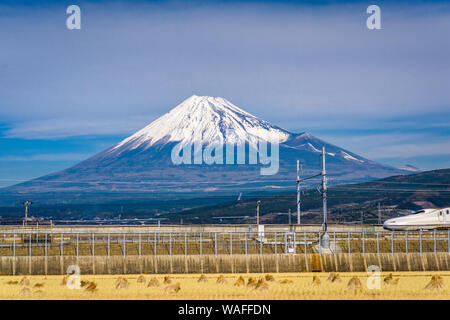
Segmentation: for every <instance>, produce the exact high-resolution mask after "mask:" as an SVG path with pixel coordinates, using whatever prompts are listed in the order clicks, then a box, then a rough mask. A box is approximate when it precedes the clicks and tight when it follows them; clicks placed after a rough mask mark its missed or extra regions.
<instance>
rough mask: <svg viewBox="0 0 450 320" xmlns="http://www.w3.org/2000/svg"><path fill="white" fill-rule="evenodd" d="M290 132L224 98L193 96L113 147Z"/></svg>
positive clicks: (271, 138) (272, 138)
mask: <svg viewBox="0 0 450 320" xmlns="http://www.w3.org/2000/svg"><path fill="white" fill-rule="evenodd" d="M289 137H290V133H289V132H288V131H286V130H284V129H281V128H279V127H277V126H274V125H272V124H270V123H268V122H266V121H264V120H262V119H259V118H257V117H255V116H254V115H252V114H250V113H248V112H246V111H244V110H242V109H240V108H238V107H237V106H235V105H234V104H232V103H231V102H229V101H228V100H226V99H224V98H220V97H209V96H196V95H193V96H191V97H189V98H188V99H186V100H184V101H183V102H182V103H180V104H179V105H178V106H176V107H175V108H173V109H172V110H171V111H169V112H168V113H166V114H165V115H163V116H161V117H160V118H158V119H156V120H155V121H153V122H152V123H150V124H149V125H148V126H146V127H145V128H143V129H141V130H139V131H138V132H136V133H135V134H133V135H132V136H130V137H128V138H126V139H125V140H123V141H122V142H120V143H118V144H117V145H116V146H114V147H113V148H111V150H110V151H111V152H114V153H115V152H119V153H120V152H122V151H124V150H133V149H136V148H144V149H147V148H149V147H151V146H152V145H155V144H158V143H163V144H165V143H168V142H182V143H183V144H184V143H196V142H201V143H202V144H210V143H237V144H239V143H241V142H247V143H254V142H256V141H257V140H258V139H263V140H266V141H268V142H279V143H282V142H284V141H286V140H287V139H288V138H289Z"/></svg>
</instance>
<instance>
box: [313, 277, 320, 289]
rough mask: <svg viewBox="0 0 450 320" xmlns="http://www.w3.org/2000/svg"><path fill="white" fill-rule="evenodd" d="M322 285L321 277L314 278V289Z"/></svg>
mask: <svg viewBox="0 0 450 320" xmlns="http://www.w3.org/2000/svg"><path fill="white" fill-rule="evenodd" d="M320 284H321V282H320V279H319V277H318V276H314V277H313V281H312V283H311V285H312V286H313V287H318V286H320Z"/></svg>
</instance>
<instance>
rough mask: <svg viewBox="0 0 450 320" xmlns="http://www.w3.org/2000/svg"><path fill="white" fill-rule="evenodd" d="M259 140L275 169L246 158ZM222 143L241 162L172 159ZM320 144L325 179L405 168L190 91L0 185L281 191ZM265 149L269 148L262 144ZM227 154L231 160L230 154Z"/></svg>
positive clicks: (69, 195) (180, 193)
mask: <svg viewBox="0 0 450 320" xmlns="http://www.w3.org/2000/svg"><path fill="white" fill-rule="evenodd" d="M261 141H263V142H266V143H267V144H268V146H272V145H273V144H274V143H278V144H279V162H278V163H277V165H278V166H279V170H278V172H277V173H276V174H273V175H261V172H260V169H261V167H264V166H265V165H263V164H261V163H257V164H251V163H250V162H251V161H250V160H249V155H248V153H250V150H251V149H252V148H253V149H254V148H256V147H255V146H256V145H257V144H258V142H261ZM228 144H234V145H236V148H238V146H239V145H240V146H245V150H246V156H245V159H244V161H243V162H242V161H241V163H239V162H238V161H234V162H233V164H220V163H217V162H216V163H213V164H206V163H205V161H203V162H201V163H199V164H195V161H194V163H181V164H174V162H173V150H174V148H175V147H176V146H181V147H185V148H186V146H189V150H191V149H190V146H191V145H193V146H194V148H193V149H194V150H193V154H192V156H193V157H195V156H196V151H195V145H197V146H200V147H201V148H205V147H207V146H211V145H214V146H216V149H215V152H214V155H215V156H216V155H217V151H218V150H219V151H220V152H223V150H225V149H226V146H227V145H228ZM217 146H218V147H217ZM322 147H325V148H326V152H327V154H326V161H327V172H328V177H329V181H330V183H331V184H338V183H348V182H359V181H367V180H372V179H377V178H383V177H387V176H392V175H398V174H408V173H410V172H407V171H405V170H402V169H398V168H394V167H390V166H386V165H383V164H379V163H377V162H374V161H371V160H368V159H366V158H364V157H361V156H359V155H357V154H355V153H352V152H350V151H348V150H344V149H342V148H340V147H338V146H335V145H332V144H329V143H327V142H325V141H323V140H321V139H319V138H316V137H314V136H312V135H310V134H309V133H306V132H303V133H292V132H289V131H287V130H284V129H282V128H280V127H277V126H275V125H272V124H270V123H268V122H266V121H264V120H262V119H259V118H257V117H256V116H254V115H252V114H250V113H248V112H246V111H244V110H242V109H240V108H238V107H237V106H235V105H233V104H232V103H231V102H229V101H227V100H226V99H224V98H219V97H208V96H195V95H194V96H192V97H190V98H188V99H186V100H185V101H183V102H182V103H181V104H179V105H178V106H176V107H175V108H174V109H172V110H171V111H170V112H168V113H166V114H165V115H163V116H161V117H160V118H158V119H156V120H155V121H153V122H152V123H150V124H149V125H148V126H146V127H145V128H143V129H142V130H140V131H138V132H136V133H135V134H133V135H131V136H130V137H128V138H126V139H125V140H123V141H121V142H119V143H118V144H116V145H114V146H112V147H110V148H108V149H107V150H105V151H103V152H101V153H99V154H97V155H94V156H93V157H91V158H89V159H87V160H85V161H83V162H81V163H79V164H77V165H75V166H73V167H71V168H68V169H66V170H63V171H60V172H56V173H53V174H49V175H47V176H44V177H41V178H37V179H35V180H31V181H28V182H25V183H21V184H18V185H15V186H11V187H8V188H4V189H3V191H4V192H6V193H9V194H29V195H32V196H33V198H34V199H35V198H36V197H39V195H44V194H45V195H46V196H47V199H49V198H52V199H53V200H52V201H54V202H57V201H59V200H56V199H65V200H64V201H85V200H86V199H88V198H89V194H94V193H95V194H98V193H103V194H109V195H111V196H112V197H115V196H117V195H118V194H120V195H122V196H123V197H128V198H129V199H133V197H134V196H133V195H134V194H145V195H146V196H148V197H154V198H157V199H160V198H164V197H184V196H188V195H202V196H203V195H219V194H220V195H223V194H239V192H263V191H274V190H275V191H282V190H289V189H293V188H295V179H296V161H297V159H298V160H300V161H301V163H302V168H303V171H302V175H304V176H306V175H310V174H315V173H318V172H319V171H320V166H321V162H320V153H321V150H322ZM267 149H269V150H270V148H269V147H268V148H267ZM236 150H237V149H236ZM197 151H198V150H197ZM197 153H198V152H197ZM235 153H237V152H235ZM224 154H225V152H224ZM233 157H234V158H233V160H236V155H233ZM237 163H239V164H237ZM115 199H117V197H116V198H115ZM86 201H87V200H86Z"/></svg>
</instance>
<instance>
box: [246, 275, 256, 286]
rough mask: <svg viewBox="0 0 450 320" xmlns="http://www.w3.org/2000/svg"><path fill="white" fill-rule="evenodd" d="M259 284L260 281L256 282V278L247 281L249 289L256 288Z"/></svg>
mask: <svg viewBox="0 0 450 320" xmlns="http://www.w3.org/2000/svg"><path fill="white" fill-rule="evenodd" d="M257 283H258V281H256V279H255V278H252V277H250V278H248V281H247V287H256V284H257Z"/></svg>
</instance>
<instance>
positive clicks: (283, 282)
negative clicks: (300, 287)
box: [280, 279, 293, 284]
mask: <svg viewBox="0 0 450 320" xmlns="http://www.w3.org/2000/svg"><path fill="white" fill-rule="evenodd" d="M292 282H293V281H292V280H289V279H283V280H281V281H280V283H281V284H291V283H292Z"/></svg>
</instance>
